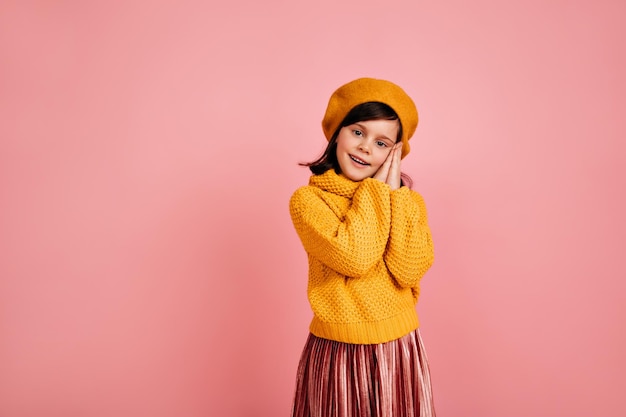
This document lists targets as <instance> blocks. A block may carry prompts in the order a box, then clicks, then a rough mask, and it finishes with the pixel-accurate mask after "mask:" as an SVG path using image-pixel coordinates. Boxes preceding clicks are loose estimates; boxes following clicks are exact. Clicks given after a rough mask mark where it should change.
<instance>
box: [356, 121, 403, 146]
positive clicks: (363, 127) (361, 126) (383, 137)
mask: <svg viewBox="0 0 626 417" xmlns="http://www.w3.org/2000/svg"><path fill="white" fill-rule="evenodd" d="M355 125H357V126H358V127H360V128H361V130H365V131H366V132H367V127H365V126H363V125H362V124H360V123H359V122H357V123H355ZM377 139H386V140H388V141H389V142H391V143H395V142H394V141H393V140H391V139H389V138H388V137H387V136H385V135H382V136H379V137H378V138H377Z"/></svg>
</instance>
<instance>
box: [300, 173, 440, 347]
mask: <svg viewBox="0 0 626 417" xmlns="http://www.w3.org/2000/svg"><path fill="white" fill-rule="evenodd" d="M289 208H290V212H291V218H292V220H293V224H294V227H295V229H296V231H297V233H298V235H299V237H300V239H301V241H302V245H303V246H304V249H305V251H306V252H307V255H308V259H309V283H308V290H307V293H308V298H309V303H310V304H311V308H312V310H313V315H314V316H313V321H312V322H311V326H310V331H311V333H312V334H314V335H315V336H318V337H322V338H325V339H330V340H336V341H340V342H345V343H355V344H376V343H384V342H388V341H391V340H394V339H398V338H400V337H402V336H404V335H406V334H407V333H409V332H411V331H413V330H415V329H416V328H418V327H419V321H418V318H417V313H416V311H415V303H416V302H417V298H418V296H419V284H420V279H421V278H422V276H423V275H424V273H426V271H427V270H428V268H430V266H431V265H432V262H433V244H432V240H431V235H430V229H429V227H428V223H427V217H426V206H425V205H424V200H423V199H422V197H421V196H420V195H419V194H418V193H416V192H415V191H412V190H410V189H409V188H407V187H400V188H399V189H397V190H394V191H391V189H390V188H389V186H388V185H387V184H385V183H383V182H382V181H379V180H376V179H373V178H366V179H364V180H363V181H359V182H353V181H351V180H350V179H348V178H346V177H343V176H341V175H338V174H336V173H335V171H334V170H333V169H330V170H328V171H327V172H325V173H324V174H321V175H313V176H311V179H310V181H309V185H307V186H304V187H301V188H299V189H297V190H296V192H295V193H294V194H293V196H292V197H291V200H290V204H289Z"/></svg>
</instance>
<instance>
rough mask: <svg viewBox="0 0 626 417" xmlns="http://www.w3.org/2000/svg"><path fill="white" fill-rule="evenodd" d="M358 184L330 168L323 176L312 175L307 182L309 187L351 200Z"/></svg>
mask: <svg viewBox="0 0 626 417" xmlns="http://www.w3.org/2000/svg"><path fill="white" fill-rule="evenodd" d="M360 184H361V182H355V181H352V180H351V179H349V178H346V177H344V176H343V175H339V174H337V173H336V172H335V170H334V169H332V168H331V169H329V170H328V171H326V172H324V173H323V174H320V175H312V176H311V179H310V180H309V185H313V186H315V187H317V188H320V189H322V190H324V191H328V192H329V193H333V194H336V195H339V196H342V197H346V198H352V196H353V195H354V192H355V191H356V189H357V188H359V185H360Z"/></svg>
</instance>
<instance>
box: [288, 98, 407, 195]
mask: <svg viewBox="0 0 626 417" xmlns="http://www.w3.org/2000/svg"><path fill="white" fill-rule="evenodd" d="M368 120H397V121H398V125H399V126H398V136H397V137H396V143H397V142H399V141H400V140H401V138H402V122H400V118H399V117H398V114H397V113H396V112H395V111H394V110H393V109H392V108H391V107H390V106H388V105H387V104H385V103H380V102H378V101H369V102H367V103H363V104H358V105H356V106H354V107H353V108H352V110H350V111H349V112H348V114H347V115H346V117H344V118H343V120H342V121H341V123H340V124H339V127H338V128H337V130H335V133H333V136H332V137H331V138H330V140H329V141H328V145H327V146H326V149H325V150H324V153H322V155H321V156H320V157H319V158H317V159H316V160H315V161H313V162H304V163H300V165H302V166H306V167H309V169H310V170H311V172H312V173H313V174H315V175H320V174H323V173H324V172H326V171H328V170H329V169H331V168H332V169H334V170H335V172H336V173H337V174H341V167H340V166H339V161H337V137H338V136H339V132H340V131H341V129H342V128H343V127H346V126H350V125H352V124H354V123H358V122H366V121H368ZM401 177H402V180H401V183H402V185H405V183H406V184H408V186H409V188H410V187H411V185H412V184H413V181H412V180H411V178H410V177H409V176H408V175H406V174H404V173H402V174H401Z"/></svg>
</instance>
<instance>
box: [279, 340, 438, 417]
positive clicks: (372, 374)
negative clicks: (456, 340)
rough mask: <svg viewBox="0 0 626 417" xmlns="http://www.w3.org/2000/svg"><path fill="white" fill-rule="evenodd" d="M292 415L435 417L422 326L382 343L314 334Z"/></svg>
mask: <svg viewBox="0 0 626 417" xmlns="http://www.w3.org/2000/svg"><path fill="white" fill-rule="evenodd" d="M291 415H292V417H357V416H358V417H434V416H435V408H434V405H433V397H432V391H431V385H430V373H429V369H428V359H427V358H426V352H425V350H424V345H423V343H422V338H421V336H420V333H419V329H418V330H415V331H413V332H411V333H409V334H407V335H406V336H404V337H401V338H400V339H397V340H393V341H391V342H388V343H382V344H378V345H354V344H348V343H341V342H335V341H332V340H326V339H321V338H319V337H316V336H313V335H309V338H308V340H307V342H306V345H305V347H304V351H303V352H302V357H301V358H300V364H299V366H298V374H297V380H296V394H295V398H294V402H293V409H292V414H291Z"/></svg>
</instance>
